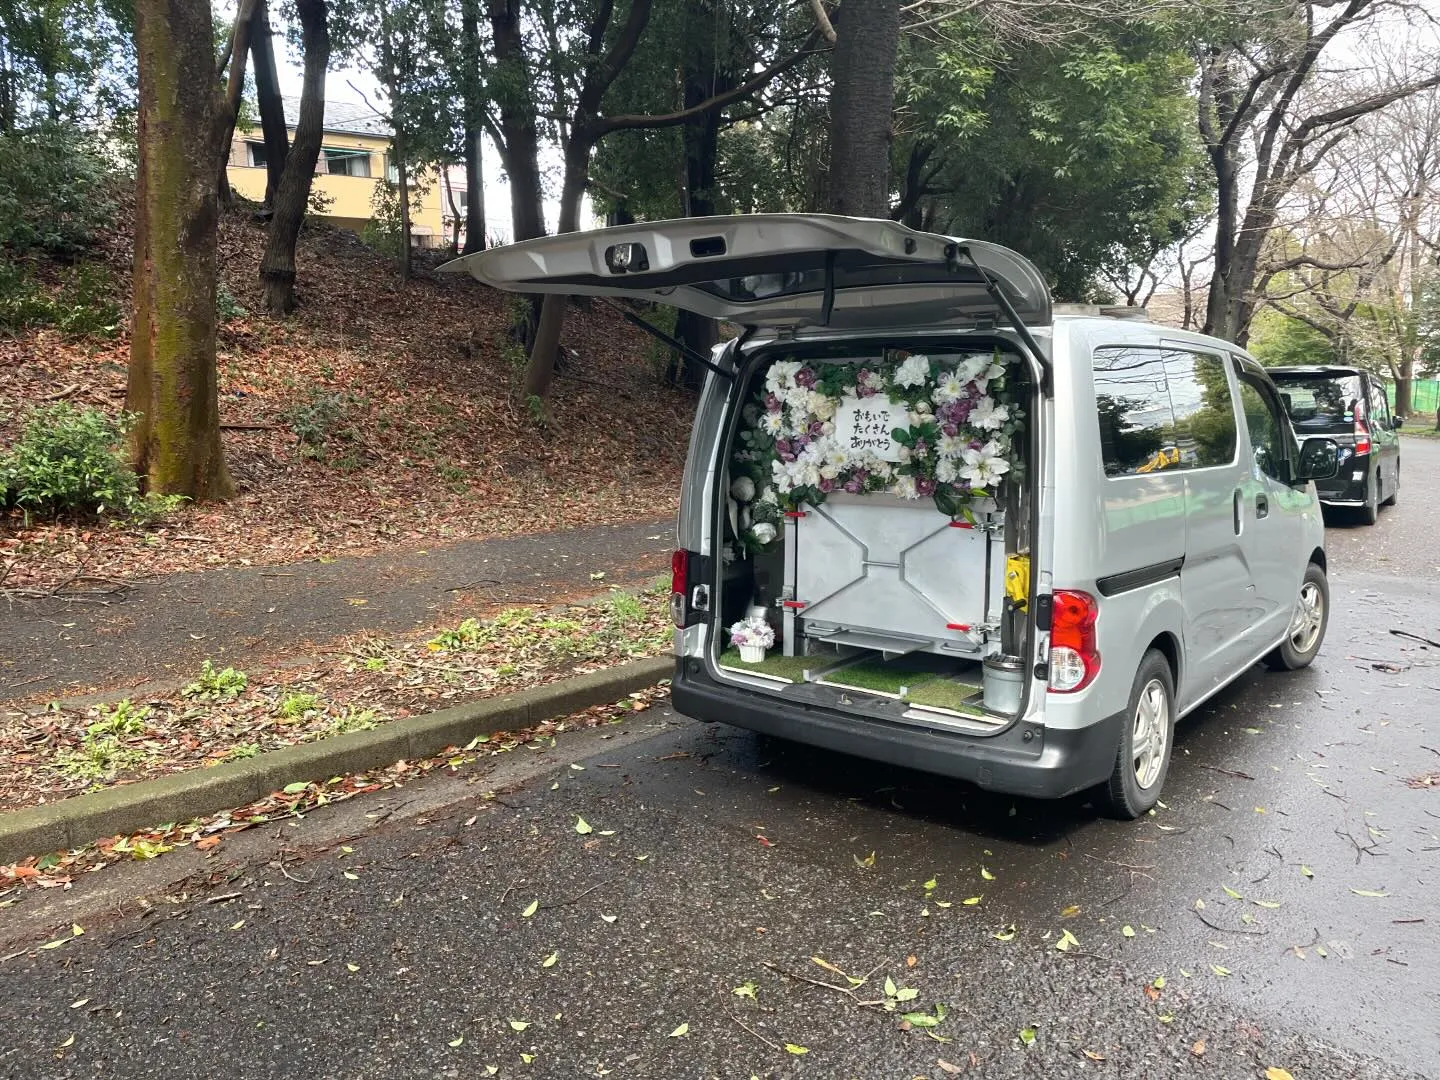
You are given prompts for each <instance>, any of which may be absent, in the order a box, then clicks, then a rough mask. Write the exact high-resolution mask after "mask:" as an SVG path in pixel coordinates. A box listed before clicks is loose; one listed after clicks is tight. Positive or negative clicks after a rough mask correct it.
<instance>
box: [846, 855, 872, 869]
mask: <svg viewBox="0 0 1440 1080" xmlns="http://www.w3.org/2000/svg"><path fill="white" fill-rule="evenodd" d="M850 857H851V858H852V859H854V860H855V865H856V866H858V867H860V868H861V869H868V868H870V867H872V866H874V865H875V853H874V852H873V851H872V852H870V854H869V855H866V856H865V858H863V859H862V858H860V856H859V855H851V856H850Z"/></svg>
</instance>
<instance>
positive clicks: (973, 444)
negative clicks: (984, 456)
mask: <svg viewBox="0 0 1440 1080" xmlns="http://www.w3.org/2000/svg"><path fill="white" fill-rule="evenodd" d="M984 446H985V444H984V443H982V442H981V441H980V440H979V439H971V440H970V449H971V450H980V449H983V448H984Z"/></svg>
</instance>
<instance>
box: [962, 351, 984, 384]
mask: <svg viewBox="0 0 1440 1080" xmlns="http://www.w3.org/2000/svg"><path fill="white" fill-rule="evenodd" d="M989 367H990V357H988V356H985V355H983V354H980V353H976V354H975V355H974V356H967V357H966V358H965V360H964V361H963V362H962V363H961V364H960V368H959V375H960V381H961V382H963V383H966V384H969V383H972V382H978V381H983V380H986V379H988V378H989V376H988V375H986V374H985V372H986V370H987V369H988V368H989Z"/></svg>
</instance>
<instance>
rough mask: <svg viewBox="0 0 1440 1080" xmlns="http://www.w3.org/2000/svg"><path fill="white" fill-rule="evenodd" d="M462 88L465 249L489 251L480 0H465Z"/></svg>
mask: <svg viewBox="0 0 1440 1080" xmlns="http://www.w3.org/2000/svg"><path fill="white" fill-rule="evenodd" d="M460 32H461V35H462V37H461V43H460V44H461V56H462V63H463V64H464V65H465V70H464V72H462V73H461V80H460V89H461V93H462V95H463V97H464V108H465V248H464V250H463V251H462V252H461V254H464V255H469V254H470V253H471V252H474V251H484V250H485V172H484V160H483V158H484V155H483V148H482V145H481V141H480V140H481V138H482V133H483V132H484V130H485V87H484V85H483V84H482V83H481V81H480V49H481V45H480V0H461V3H460Z"/></svg>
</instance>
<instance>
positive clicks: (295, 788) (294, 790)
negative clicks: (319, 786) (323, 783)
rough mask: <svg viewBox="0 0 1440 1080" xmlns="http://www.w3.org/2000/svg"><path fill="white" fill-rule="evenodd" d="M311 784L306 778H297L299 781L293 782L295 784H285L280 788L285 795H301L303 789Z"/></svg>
mask: <svg viewBox="0 0 1440 1080" xmlns="http://www.w3.org/2000/svg"><path fill="white" fill-rule="evenodd" d="M309 786H310V785H309V784H307V783H306V782H305V781H304V780H297V781H295V783H293V784H286V785H285V786H284V787H283V788H281V789H280V790H281V792H282V793H283V794H285V795H299V794H300V793H301V792H302V791H304V790H306V789H307V788H308V787H309Z"/></svg>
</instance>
